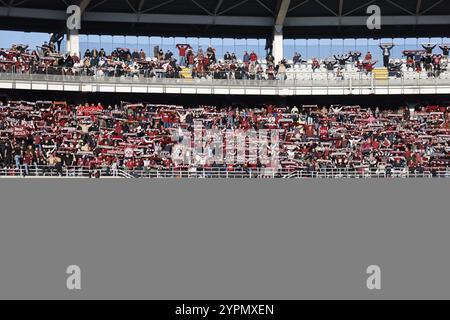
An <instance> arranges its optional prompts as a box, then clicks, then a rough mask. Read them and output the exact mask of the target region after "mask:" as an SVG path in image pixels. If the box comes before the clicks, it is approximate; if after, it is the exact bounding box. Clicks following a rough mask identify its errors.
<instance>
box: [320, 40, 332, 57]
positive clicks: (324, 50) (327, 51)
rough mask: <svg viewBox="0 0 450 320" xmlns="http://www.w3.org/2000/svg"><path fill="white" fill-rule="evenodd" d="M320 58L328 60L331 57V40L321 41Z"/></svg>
mask: <svg viewBox="0 0 450 320" xmlns="http://www.w3.org/2000/svg"><path fill="white" fill-rule="evenodd" d="M319 50H320V58H321V59H327V58H330V57H331V39H320V40H319Z"/></svg>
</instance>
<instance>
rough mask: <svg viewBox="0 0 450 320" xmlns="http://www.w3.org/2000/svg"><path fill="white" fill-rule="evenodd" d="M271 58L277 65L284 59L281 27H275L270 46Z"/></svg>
mask: <svg viewBox="0 0 450 320" xmlns="http://www.w3.org/2000/svg"><path fill="white" fill-rule="evenodd" d="M272 48H273V50H272V52H273V57H274V58H275V64H278V62H280V61H281V60H283V58H284V53H283V26H280V25H276V26H275V30H274V36H273V45H272Z"/></svg>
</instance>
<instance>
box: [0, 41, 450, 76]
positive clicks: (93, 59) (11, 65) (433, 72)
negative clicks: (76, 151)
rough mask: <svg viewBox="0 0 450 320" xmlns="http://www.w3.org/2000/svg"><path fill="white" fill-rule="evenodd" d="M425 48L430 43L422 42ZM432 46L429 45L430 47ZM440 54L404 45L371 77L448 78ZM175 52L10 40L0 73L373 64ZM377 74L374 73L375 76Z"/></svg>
mask: <svg viewBox="0 0 450 320" xmlns="http://www.w3.org/2000/svg"><path fill="white" fill-rule="evenodd" d="M423 46H424V48H428V47H430V46H431V45H430V44H424V45H423ZM434 47H435V46H433V48H434ZM440 47H441V49H442V54H438V53H433V49H432V48H431V47H430V49H428V50H407V51H404V52H403V55H404V59H402V58H401V57H398V58H396V59H394V58H390V56H387V57H388V59H387V60H386V61H385V68H381V69H375V71H378V72H375V79H378V80H380V79H383V78H380V77H379V75H380V74H382V75H384V77H385V79H387V78H388V77H396V78H400V77H404V78H406V79H410V78H414V76H415V74H418V75H422V77H423V78H427V77H428V78H432V77H436V78H443V79H450V75H449V73H448V71H447V66H448V47H449V46H448V45H445V44H442V45H440ZM177 48H178V49H179V56H178V57H177V58H178V60H177V59H176V57H175V56H174V54H173V52H172V51H170V50H168V51H167V52H165V53H164V52H163V51H162V49H161V50H159V51H158V52H157V55H156V56H155V57H147V54H146V53H145V51H144V50H143V49H141V50H140V51H137V50H135V51H133V52H131V51H130V49H128V48H117V49H116V50H114V51H113V52H111V53H106V52H105V50H104V49H103V48H102V49H100V50H97V49H96V48H93V49H92V50H90V49H87V50H86V51H85V53H84V55H83V56H82V57H78V55H76V54H74V55H70V54H68V53H66V54H63V53H61V52H59V51H57V49H56V46H55V44H54V43H52V42H50V43H45V44H43V45H42V46H40V47H37V48H36V50H32V51H30V49H28V46H27V45H12V47H11V48H9V49H3V48H2V49H0V72H2V73H18V74H50V75H71V76H72V75H80V76H81V75H83V76H93V77H97V78H101V77H145V78H147V77H155V78H210V79H238V80H246V79H251V80H309V79H314V80H326V79H329V78H330V77H332V78H334V79H344V78H346V79H347V78H352V79H358V78H361V79H366V80H367V79H369V78H370V77H371V76H372V72H373V71H374V66H375V64H376V63H377V61H376V60H374V59H373V58H372V54H371V53H370V52H367V53H366V54H365V56H364V58H363V59H361V55H362V54H361V52H359V51H350V52H348V53H346V54H341V55H333V56H332V57H330V58H327V59H323V60H319V59H317V58H314V57H308V59H307V60H302V59H301V55H300V54H298V53H296V54H295V55H294V57H293V58H292V59H290V60H288V59H282V60H281V61H279V62H276V61H275V60H274V57H273V56H272V55H271V54H268V56H267V57H265V58H264V59H261V58H260V57H258V56H257V55H256V53H255V52H254V51H252V52H251V53H248V52H247V51H245V52H244V53H243V57H242V59H238V58H237V57H236V54H235V53H229V52H227V53H226V54H225V55H224V57H223V59H219V58H217V57H216V54H215V49H214V48H213V47H208V48H207V49H206V51H205V52H204V51H203V49H202V48H198V49H197V51H194V49H193V48H192V47H191V46H190V45H189V44H183V45H181V44H178V45H177ZM377 76H378V77H377Z"/></svg>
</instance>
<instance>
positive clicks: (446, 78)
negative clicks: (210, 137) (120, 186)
mask: <svg viewBox="0 0 450 320" xmlns="http://www.w3.org/2000/svg"><path fill="white" fill-rule="evenodd" d="M286 75H287V79H284V80H282V79H279V78H278V76H279V75H278V76H277V78H276V79H274V80H267V79H258V78H253V76H252V77H249V78H247V79H236V78H230V77H229V73H228V72H226V73H224V74H221V73H220V72H218V73H212V74H211V75H210V76H208V77H203V78H198V77H194V78H192V77H188V78H168V77H166V75H165V73H160V75H159V76H155V77H148V76H145V74H142V73H139V74H136V75H134V76H120V77H119V76H107V75H102V76H99V75H89V76H87V75H83V74H81V75H67V74H64V73H63V72H62V71H56V72H48V70H44V71H43V72H41V73H29V72H26V73H20V72H14V71H13V70H9V71H8V72H0V80H5V81H36V82H58V83H76V84H80V85H81V84H106V85H107V84H109V85H127V84H128V85H131V84H138V85H149V86H150V85H168V86H184V85H186V86H196V87H201V86H208V87H210V86H215V87H221V86H223V87H262V88H264V87H265V88H270V87H287V88H288V87H292V88H294V87H295V88H298V87H301V88H309V87H311V88H312V87H322V88H323V87H330V88H340V87H342V88H347V89H355V88H356V89H357V88H358V87H365V88H367V87H369V88H376V87H400V88H402V87H405V86H428V87H439V86H446V85H450V72H449V71H447V72H445V73H441V74H440V75H439V76H438V77H434V76H431V77H430V76H428V75H427V74H426V73H415V72H407V73H400V74H399V75H398V76H390V77H389V78H388V80H375V79H374V78H373V75H372V74H371V73H369V74H366V73H365V72H355V71H346V72H344V73H343V75H342V77H340V76H339V77H338V76H336V74H335V73H333V72H324V71H321V72H310V71H303V70H296V71H288V72H287V73H286ZM283 78H284V77H283Z"/></svg>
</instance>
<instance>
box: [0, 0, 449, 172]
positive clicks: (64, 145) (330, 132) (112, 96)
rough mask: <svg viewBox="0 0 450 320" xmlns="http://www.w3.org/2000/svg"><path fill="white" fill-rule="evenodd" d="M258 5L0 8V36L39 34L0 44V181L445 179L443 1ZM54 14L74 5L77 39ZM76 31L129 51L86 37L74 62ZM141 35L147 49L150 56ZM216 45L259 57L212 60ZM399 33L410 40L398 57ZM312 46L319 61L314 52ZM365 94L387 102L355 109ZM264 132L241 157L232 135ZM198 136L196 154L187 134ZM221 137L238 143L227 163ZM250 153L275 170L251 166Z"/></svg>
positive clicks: (75, 1) (32, 1) (254, 162)
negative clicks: (43, 35) (371, 21)
mask: <svg viewBox="0 0 450 320" xmlns="http://www.w3.org/2000/svg"><path fill="white" fill-rule="evenodd" d="M1 2H2V1H0V3H1ZM268 2H270V3H264V2H263V1H233V3H231V2H225V1H219V0H202V3H201V4H200V3H199V2H197V1H189V2H188V3H189V4H190V5H186V1H185V0H173V1H164V2H162V3H161V2H158V1H153V0H141V1H137V0H136V1H134V0H130V1H125V2H123V1H110V0H104V1H98V2H97V1H90V0H68V1H49V0H39V1H37V0H27V1H21V2H14V1H11V2H10V3H9V5H6V4H3V6H2V5H0V17H2V19H0V28H2V29H7V30H21V31H26V32H35V31H41V32H48V33H50V32H51V34H50V39H49V41H48V42H45V43H43V44H42V45H39V46H37V47H34V46H33V47H32V46H31V45H27V44H18V43H17V44H13V45H11V46H10V47H9V48H0V94H1V96H0V101H3V102H0V176H5V177H8V176H11V177H16V176H27V177H42V176H66V177H86V176H88V177H92V176H96V177H99V176H103V177H128V178H131V177H170V178H177V177H205V178H208V177H221V178H222V177H249V178H253V177H260V178H264V177H285V178H296V177H307V178H310V177H333V178H334V177H336V178H338V177H344V178H345V177H349V178H350V177H361V178H364V177H450V156H449V151H450V123H449V120H450V119H449V112H450V106H449V103H448V102H447V96H446V95H449V94H450V71H449V70H448V54H449V47H450V45H449V44H448V38H445V36H446V31H445V30H448V26H449V21H450V19H449V17H450V11H449V8H448V6H447V5H446V4H445V3H444V2H443V1H437V2H436V3H434V4H431V3H428V2H422V1H419V0H418V1H417V2H416V1H406V0H396V2H395V3H394V2H393V1H381V0H375V1H370V2H369V3H368V2H367V1H364V0H354V1H344V0H339V1H328V2H327V3H326V4H325V3H322V2H320V1H302V2H298V1H289V0H277V1H268ZM68 5H76V6H78V8H79V10H80V19H81V22H82V27H81V25H80V28H75V29H71V28H69V29H70V30H68V29H67V28H68V25H67V24H66V22H67V21H66V20H67V18H68V15H69V14H70V13H69V14H68V13H67V6H68ZM368 5H378V6H380V7H381V9H382V12H383V13H382V14H383V19H382V24H383V26H382V28H381V29H379V28H375V29H371V28H370V27H369V26H368V25H367V22H368V18H369V15H368V12H367V9H368ZM80 24H81V23H80ZM89 35H92V36H94V37H97V36H108V37H109V36H114V37H115V36H119V35H120V36H122V35H124V36H125V37H136V39H135V42H133V43H131V44H130V43H129V45H128V44H127V41H126V40H125V41H124V42H123V43H122V42H114V41H112V43H111V44H108V47H103V46H102V41H101V40H100V41H99V43H97V42H96V41H93V42H90V43H89V41H88V45H87V46H84V47H83V51H81V50H80V43H81V42H80V37H81V36H86V37H89ZM139 36H143V37H146V38H147V40H148V46H147V47H142V46H140V43H139V40H138V37H139ZM151 36H158V37H160V40H161V42H160V43H159V44H155V45H154V46H153V45H152V43H151V41H150V38H151ZM164 37H166V38H164ZM192 37H197V38H192ZM201 37H205V38H206V39H209V41H208V44H207V45H205V42H203V43H202V44H201V41H200V38H201ZM214 37H215V38H216V40H217V39H221V41H222V47H221V49H220V50H217V49H216V48H217V46H216V45H215V44H214V43H213V41H212V39H213V38H214ZM227 37H228V38H229V39H231V40H233V42H236V41H237V40H242V39H244V38H245V39H246V40H248V39H251V40H257V43H258V44H257V45H258V46H260V48H256V47H253V45H254V44H251V45H248V44H249V43H250V42H246V44H245V46H240V47H236V46H234V50H228V49H227V50H224V48H225V46H224V44H223V43H224V39H225V38H227ZM335 37H336V39H334V38H335ZM408 37H410V38H411V37H412V38H413V39H414V40H415V44H413V45H411V43H408V46H407V41H406V40H407V39H406V38H408ZM169 38H170V39H171V41H170V45H168V43H164V40H163V39H166V40H167V39H169ZM176 38H178V40H180V39H181V41H178V40H175V39H176ZM183 39H185V41H184V40H183ZM192 39H194V40H192ZM195 39H196V40H195ZM229 39H228V40H229ZM172 40H173V41H172ZM260 40H262V41H264V42H265V43H264V44H263V45H262V46H263V48H264V49H262V48H261V44H260ZM297 40H301V41H304V42H305V43H306V45H304V46H302V45H301V46H300V48H298V47H295V44H294V48H295V50H294V51H296V52H295V53H294V54H293V55H292V53H293V52H294V51H291V52H290V53H289V54H287V50H285V49H286V48H285V47H287V46H288V45H287V42H286V41H294V42H295V41H297ZM322 40H325V41H324V42H329V43H330V48H329V50H322V52H321V46H319V42H322ZM334 40H340V41H338V44H336V43H337V42H336V41H334ZM347 40H349V41H347ZM359 40H363V41H359ZM394 40H395V41H394ZM401 40H403V44H401V42H402V41H401ZM13 41H14V39H11V42H13ZM64 41H65V42H64ZM133 41H134V40H133ZM346 42H351V43H350V44H348V43H347V44H346ZM398 42H400V44H399V43H398ZM310 43H315V45H314V44H312V45H311V46H309V44H310ZM357 43H359V44H358V45H357ZM361 43H363V44H362V45H361ZM159 45H161V47H159ZM8 46H9V44H8ZM162 47H164V48H162ZM86 48H88V49H86ZM105 48H107V50H105ZM130 48H131V49H130ZM85 49H86V50H85ZM290 49H292V48H290ZM324 51H325V52H326V53H325V54H324V53H323V52H324ZM375 51H377V52H375ZM219 52H220V53H219ZM261 52H263V53H264V54H261ZM288 55H289V56H288ZM378 56H379V57H380V58H379V59H378V58H377V57H378ZM170 95H172V96H173V95H176V96H177V98H178V99H177V100H176V101H177V102H175V103H171V102H170V101H172V102H173V101H174V100H173V99H172V98H173V97H171V96H170ZM394 95H395V99H394V98H393V97H394ZM427 95H432V96H434V97H433V98H432V100H433V101H437V102H436V103H432V102H426V101H427V99H426V98H427V97H426V96H427ZM131 96H132V98H130V97H131ZM187 96H190V97H189V98H185V97H187ZM200 96H201V97H200ZM379 96H381V98H383V97H384V98H385V99H384V100H385V101H387V100H389V99H390V98H391V97H392V99H391V104H390V105H388V104H383V103H372V104H371V105H372V106H373V107H372V106H368V105H364V104H363V103H362V101H367V100H369V99H373V100H374V101H375V98H374V97H377V98H378V97H379ZM399 96H402V97H405V98H404V99H403V98H402V100H403V101H404V103H400V102H398V101H399V100H400V98H399ZM416 96H421V100H420V102H418V103H417V104H415V105H414V106H412V105H411V104H409V103H408V102H410V101H413V100H414V99H415V97H416ZM244 97H245V99H246V100H245V101H246V103H245V104H243V103H240V102H241V101H243V99H244ZM325 97H326V98H325ZM337 97H338V98H339V99H338V98H337ZM129 98H130V99H129ZM39 99H40V101H37V100H39ZM171 99H172V100H171ZM241 99H242V100H241ZM311 99H315V100H317V101H320V100H321V102H317V104H316V103H315V102H307V101H311ZM333 99H334V101H333ZM364 99H365V100H364ZM24 100H26V101H24ZM47 100H49V101H47ZM54 100H60V101H54ZM123 100H127V101H132V102H120V103H119V101H123ZM213 100H214V101H215V102H212V103H205V101H209V102H211V101H213ZM230 100H236V103H234V101H233V103H228V102H229V101H230ZM257 100H258V101H259V102H261V101H263V103H256V101H257ZM345 100H347V102H342V101H345ZM86 101H102V103H97V104H91V103H87V104H85V102H86ZM111 101H114V102H113V103H111V104H110V102H111ZM139 101H140V102H141V103H136V102H139ZM144 101H153V103H146V102H144ZM192 101H193V102H192ZM324 101H327V102H324ZM330 101H332V102H330ZM350 101H351V102H350ZM355 101H359V102H356V103H355ZM377 101H378V102H379V100H377ZM392 101H395V103H394V102H392ZM191 102H192V103H191ZM328 102H330V103H328ZM397 102H398V103H397ZM338 103H341V104H338ZM324 105H326V107H324ZM376 105H378V107H376V108H375V106H376ZM406 106H407V107H406ZM211 130H213V131H215V132H220V133H221V134H222V135H221V140H222V142H223V145H224V146H225V147H223V146H222V145H221V146H219V147H217V145H216V144H215V142H217V141H215V140H214V139H213V140H211V139H212V138H211V136H209V135H208V134H209V133H208V132H209V131H211ZM265 130H269V131H270V132H276V136H277V138H278V139H279V140H277V141H276V143H275V142H273V141H271V142H267V143H266V144H264V145H263V147H262V150H261V149H257V150H256V151H255V147H254V145H253V144H252V142H251V140H250V138H249V137H245V134H250V133H253V132H256V133H257V134H258V135H259V137H261V135H266V134H268V133H267V132H266V131H265ZM198 131H200V133H201V136H202V137H201V138H202V139H204V140H205V141H202V144H201V148H198V145H197V144H196V141H195V138H194V139H189V138H188V136H189V133H191V134H194V135H195V133H197V134H198ZM242 133H244V138H242V136H241V134H242ZM266 138H267V136H266ZM227 139H231V140H239V141H240V142H241V146H242V145H243V146H244V147H245V148H244V150H245V151H244V154H243V155H240V156H241V158H240V159H237V158H238V155H239V152H240V150H239V148H238V146H236V145H234V146H232V148H231V149H230V148H228V147H227V145H226V142H227ZM186 145H188V146H189V147H191V149H189V148H188V150H185V149H183V147H182V146H184V147H186ZM196 148H197V149H196ZM222 148H223V150H222ZM193 150H194V151H193ZM220 151H223V154H224V156H222V152H220ZM255 152H256V154H257V156H255ZM261 153H267V154H269V155H270V156H276V158H277V161H275V162H270V163H265V162H262V161H261V159H260V158H261ZM227 154H228V155H231V156H232V158H233V159H234V160H235V161H228V160H229V159H228V158H227V157H226V155H227ZM181 158H182V160H180V159H181ZM211 159H214V160H213V161H212V160H211Z"/></svg>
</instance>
